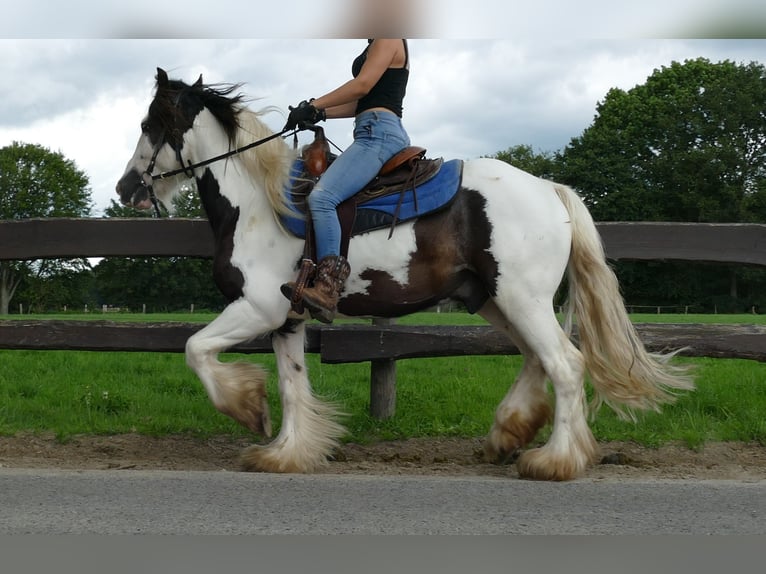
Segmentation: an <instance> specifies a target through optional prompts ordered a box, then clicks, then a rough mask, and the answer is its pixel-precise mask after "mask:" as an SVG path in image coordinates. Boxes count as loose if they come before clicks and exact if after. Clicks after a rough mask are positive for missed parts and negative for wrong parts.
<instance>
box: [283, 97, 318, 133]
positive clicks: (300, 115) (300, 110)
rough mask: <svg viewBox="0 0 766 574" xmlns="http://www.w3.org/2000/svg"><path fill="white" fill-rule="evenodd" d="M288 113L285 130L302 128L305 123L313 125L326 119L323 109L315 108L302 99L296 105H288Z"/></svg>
mask: <svg viewBox="0 0 766 574" xmlns="http://www.w3.org/2000/svg"><path fill="white" fill-rule="evenodd" d="M288 109H289V110H290V115H289V116H287V123H286V124H285V128H284V129H286V130H292V129H295V128H302V127H304V126H306V125H307V124H309V125H313V124H315V123H317V122H319V121H323V120H326V119H327V115H326V114H325V111H324V110H318V109H316V108H315V107H314V106H313V105H312V104H311V102H307V101H306V100H303V101H302V102H301V103H300V104H298V106H297V107H295V108H294V107H292V106H288Z"/></svg>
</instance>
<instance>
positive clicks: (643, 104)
mask: <svg viewBox="0 0 766 574" xmlns="http://www.w3.org/2000/svg"><path fill="white" fill-rule="evenodd" d="M492 157H496V158H498V159H501V160H503V161H506V162H508V163H511V164H513V165H515V166H517V167H519V168H521V169H524V170H525V171H528V172H530V173H533V174H535V175H538V176H540V177H543V178H546V179H551V180H554V181H559V182H561V183H566V184H568V185H571V186H572V187H574V188H575V189H576V190H577V191H578V192H579V193H580V194H581V195H582V197H583V198H584V200H585V202H586V203H587V205H588V207H589V209H590V210H591V213H592V214H593V217H594V219H596V220H597V221H684V222H722V223H723V222H766V178H765V177H764V176H765V175H766V69H765V68H764V65H763V64H760V63H756V62H752V63H750V64H735V63H733V62H729V61H724V62H719V63H711V62H710V61H708V60H706V59H704V58H699V59H695V60H687V61H685V62H684V63H678V62H674V63H672V64H671V65H670V66H667V67H662V68H660V69H657V70H655V71H654V73H653V74H652V75H651V76H650V77H649V78H648V79H647V81H646V82H645V83H644V84H641V85H638V86H636V87H634V88H632V89H630V90H627V91H625V90H620V89H616V88H615V89H611V90H610V91H609V92H608V93H607V94H606V96H605V97H604V99H603V100H602V101H600V102H598V104H597V106H596V114H595V117H594V120H593V123H592V124H591V125H590V126H589V127H588V128H586V129H585V131H584V132H583V133H582V134H581V135H580V136H578V137H575V138H573V139H572V140H571V141H570V142H569V144H568V145H567V146H566V147H565V148H564V149H563V150H560V151H556V152H550V151H535V150H533V149H532V148H531V147H530V146H527V145H516V146H512V147H510V148H508V149H506V150H504V151H500V152H497V153H496V154H494V155H493V156H492ZM185 191H186V192H185V193H184V194H182V196H181V198H180V202H179V203H178V204H177V206H176V210H177V214H178V215H179V216H186V217H196V216H203V214H202V211H201V208H200V204H199V200H198V198H197V196H196V194H195V193H194V192H193V190H192V189H187V190H185ZM90 210H91V205H90V190H89V188H88V179H87V176H86V175H85V174H84V173H82V172H81V171H80V170H79V169H77V167H76V166H75V165H74V163H73V162H71V161H69V160H66V159H65V158H63V157H62V156H61V154H59V153H53V152H50V151H49V150H46V149H45V148H42V147H40V146H36V145H30V144H19V143H14V144H13V145H11V146H7V147H4V148H2V149H0V218H4V219H21V218H28V217H84V216H88V215H89V214H90ZM105 215H106V216H107V217H145V216H147V214H145V213H141V212H137V211H136V210H133V209H130V208H125V207H122V206H119V205H118V204H117V203H116V202H114V201H113V202H112V204H111V206H110V207H109V208H108V209H107V210H106V212H105ZM614 267H615V270H616V272H617V274H618V276H619V278H620V281H621V285H622V289H623V294H624V297H625V300H626V301H627V302H628V304H630V305H651V306H674V305H678V306H684V305H690V306H691V310H692V311H695V312H701V311H705V312H710V311H713V310H714V309H715V310H718V311H719V312H742V311H748V310H750V309H751V308H753V307H755V308H756V309H759V310H766V270H764V269H761V268H760V267H747V266H725V265H713V264H702V263H681V262H678V263H675V262H661V261H657V262H616V263H615V264H614ZM11 299H13V300H14V301H18V302H20V303H22V304H24V306H25V308H26V309H29V308H30V307H31V309H32V310H33V311H52V310H57V311H58V310H61V309H63V308H64V307H65V306H66V307H68V308H70V309H77V310H80V309H81V308H84V306H85V305H88V306H89V308H91V309H93V308H100V307H101V305H112V306H117V307H121V308H128V309H130V310H132V311H139V310H141V309H142V308H143V306H144V305H146V308H147V311H176V310H183V309H188V308H189V306H190V305H192V304H194V305H195V308H197V309H210V310H219V309H221V308H223V306H224V301H223V298H222V297H221V296H220V294H219V293H218V291H217V290H216V289H215V286H214V285H213V282H212V264H211V262H210V261H209V260H203V259H192V258H181V257H176V258H107V259H103V260H101V261H99V262H97V263H96V264H95V265H92V264H91V263H90V262H89V261H88V260H74V261H60V260H44V261H34V262H0V314H3V313H7V312H9V311H16V310H17V308H14V306H11V305H10V301H11Z"/></svg>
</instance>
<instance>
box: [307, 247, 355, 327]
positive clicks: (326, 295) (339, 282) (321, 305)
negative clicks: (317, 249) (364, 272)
mask: <svg viewBox="0 0 766 574" xmlns="http://www.w3.org/2000/svg"><path fill="white" fill-rule="evenodd" d="M349 273H351V267H350V266H349V264H348V261H347V260H346V258H345V257H343V256H342V255H328V256H327V257H325V258H323V259H322V260H321V261H320V262H319V263H318V264H317V274H316V279H315V280H314V286H313V287H308V288H306V289H305V290H304V291H303V303H304V304H305V305H306V307H307V308H308V310H309V311H310V312H311V316H312V317H314V319H317V320H319V321H321V322H322V323H332V320H333V318H334V317H335V312H336V311H337V306H338V297H340V294H341V292H342V291H343V286H344V284H345V283H346V279H348V275H349Z"/></svg>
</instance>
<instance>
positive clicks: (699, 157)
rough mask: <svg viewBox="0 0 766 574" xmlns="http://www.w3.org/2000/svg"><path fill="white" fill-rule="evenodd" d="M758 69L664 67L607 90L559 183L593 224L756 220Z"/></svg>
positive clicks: (568, 153)
mask: <svg viewBox="0 0 766 574" xmlns="http://www.w3.org/2000/svg"><path fill="white" fill-rule="evenodd" d="M764 110H766V69H765V68H764V66H763V65H762V64H758V63H755V62H753V63H751V64H748V65H737V64H734V63H732V62H729V61H724V62H720V63H711V62H709V61H708V60H706V59H704V58H699V59H696V60H687V61H686V62H684V63H683V64H680V63H678V62H673V63H672V64H671V65H670V66H669V67H663V68H661V69H659V70H655V71H654V73H653V74H652V75H651V76H650V77H649V78H648V79H647V81H646V83H645V84H643V85H639V86H636V87H635V88H633V89H631V90H629V91H627V92H626V91H623V90H619V89H616V88H615V89H612V90H610V91H609V92H608V93H607V95H606V98H605V99H604V101H603V102H601V103H599V104H598V106H597V115H596V117H595V119H594V122H593V124H592V125H591V126H590V127H588V128H587V129H586V130H585V131H584V132H583V134H582V135H581V136H580V137H577V138H574V139H573V140H572V141H571V142H570V144H569V145H568V146H567V148H566V149H565V150H564V152H563V154H562V164H563V165H562V173H561V174H560V176H559V178H560V179H562V180H563V181H565V182H566V183H569V184H570V185H573V186H574V187H576V188H577V189H578V190H579V191H580V193H581V194H582V195H583V197H584V199H585V200H586V202H587V203H588V204H589V206H590V208H591V211H592V212H593V214H594V217H596V218H597V219H600V220H602V221H619V220H622V221H635V220H654V221H690V222H736V221H747V220H751V219H753V218H754V217H755V215H756V214H759V215H762V214H763V211H764V210H763V206H764V205H765V204H766V199H764V193H766V188H764V184H763V180H764V176H765V175H766V113H765V112H764Z"/></svg>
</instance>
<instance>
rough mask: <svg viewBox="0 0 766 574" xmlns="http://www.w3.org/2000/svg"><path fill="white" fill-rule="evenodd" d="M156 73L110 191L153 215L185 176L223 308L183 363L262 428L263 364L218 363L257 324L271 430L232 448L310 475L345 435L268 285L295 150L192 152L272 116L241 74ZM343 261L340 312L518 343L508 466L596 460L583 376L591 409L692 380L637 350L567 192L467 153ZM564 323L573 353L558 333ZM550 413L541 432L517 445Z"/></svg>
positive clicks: (294, 320) (280, 266)
mask: <svg viewBox="0 0 766 574" xmlns="http://www.w3.org/2000/svg"><path fill="white" fill-rule="evenodd" d="M156 80H157V81H156V91H155V95H154V97H153V99H152V101H151V104H150V105H149V109H148V113H147V115H146V117H145V118H144V119H143V121H142V122H141V136H140V138H139V140H138V143H137V146H136V150H135V152H134V154H133V157H132V158H131V159H130V161H129V162H128V165H127V168H126V171H125V173H124V175H123V176H122V178H121V179H120V180H119V183H118V184H117V192H118V194H119V196H120V199H121V201H122V202H123V203H124V204H126V205H132V206H134V207H136V208H140V209H147V208H150V207H151V206H152V201H153V200H155V197H156V198H158V199H159V200H160V201H162V202H163V203H164V204H166V205H170V203H171V199H172V196H173V194H174V193H175V192H176V191H177V190H178V189H179V188H180V187H181V184H182V182H183V178H184V177H193V178H194V180H195V182H196V188H197V190H198V192H199V195H200V198H201V202H202V205H203V206H204V209H205V211H206V214H207V217H208V219H209V221H210V225H211V226H212V230H213V233H214V237H215V259H214V280H215V282H216V284H217V286H218V287H219V288H220V290H221V292H222V293H223V294H224V296H225V297H226V298H227V300H228V301H229V303H228V306H227V307H226V308H225V309H224V310H223V312H222V313H221V314H220V315H219V316H218V317H216V319H214V320H213V321H212V322H211V323H210V324H209V325H207V326H206V327H205V328H203V329H201V330H200V331H199V332H198V333H196V334H195V335H193V336H192V337H191V338H190V339H189V340H188V342H187V344H186V361H187V363H188V365H189V366H190V367H191V368H192V369H193V370H194V371H195V373H196V374H197V375H198V376H199V378H200V380H201V381H202V384H203V385H204V387H205V390H206V391H207V394H208V396H209V398H210V400H211V402H212V403H213V405H214V406H215V407H216V408H217V409H218V410H219V411H220V412H222V413H225V414H226V415H228V416H230V417H232V418H233V419H235V420H236V421H238V422H239V423H241V424H242V425H244V426H245V427H247V428H248V429H250V430H252V431H253V432H256V433H262V434H264V435H266V436H270V435H271V423H270V418H269V408H268V403H267V400H266V391H265V379H266V377H265V374H264V371H263V370H262V369H261V368H260V367H259V366H258V365H255V364H252V363H248V362H234V363H225V362H221V361H219V360H218V355H219V353H221V352H223V351H225V350H226V349H228V348H230V347H232V346H234V345H235V344H237V343H240V342H243V341H246V340H249V339H252V338H254V337H258V336H262V335H266V334H270V335H271V338H272V342H273V349H274V353H275V356H276V364H277V368H278V376H279V383H278V387H279V393H280V399H281V403H282V411H283V418H282V424H281V428H280V429H279V434H278V435H277V437H276V438H275V439H274V440H272V441H271V442H269V443H268V444H266V445H253V446H250V447H248V448H247V449H246V450H245V451H244V452H243V453H242V461H243V467H244V468H245V469H246V470H259V471H267V472H312V471H315V470H317V469H319V468H321V467H322V466H323V465H326V464H327V462H328V458H330V457H331V455H332V453H333V450H334V449H335V448H336V447H337V445H338V443H339V440H340V439H341V437H342V436H343V434H344V428H343V426H342V425H341V424H340V423H339V422H338V418H339V417H338V415H339V413H338V412H337V411H336V409H335V407H333V406H331V405H329V404H327V403H325V402H324V401H322V400H321V399H320V398H318V397H317V396H315V395H314V394H313V392H312V389H311V385H310V382H309V378H308V373H307V370H306V364H305V360H304V335H305V323H304V320H305V319H307V318H308V317H307V316H305V317H304V316H298V315H296V314H295V312H294V311H292V310H291V305H290V302H289V301H288V300H287V299H286V298H285V297H284V296H283V295H282V293H281V292H280V286H281V285H282V284H283V283H285V282H287V281H290V280H294V279H295V276H296V271H297V268H298V262H299V261H300V259H301V256H302V252H303V244H304V242H303V240H302V239H300V238H298V237H296V236H294V235H293V234H292V233H290V232H289V231H287V230H286V228H285V226H284V225H283V224H282V222H283V221H284V220H283V216H284V215H285V214H289V213H291V209H292V208H291V206H290V204H289V199H288V196H289V193H287V190H288V189H289V186H288V185H286V182H287V181H288V178H289V173H290V169H291V166H292V164H293V161H294V160H295V158H296V152H295V151H294V150H293V149H292V147H291V146H289V145H288V144H287V143H286V142H285V141H283V139H282V138H281V137H272V138H271V139H269V140H268V141H266V142H265V143H262V145H258V146H255V147H251V148H250V149H247V150H246V151H242V152H241V153H237V154H234V155H231V156H230V157H226V158H225V159H221V160H218V161H212V162H208V161H206V160H209V159H210V158H216V157H217V156H220V155H221V154H224V153H226V152H229V151H231V150H232V149H234V148H237V147H240V146H243V145H244V144H248V143H251V142H253V141H255V140H261V139H265V138H268V137H269V136H271V135H277V134H273V132H272V131H271V130H269V129H268V127H267V126H266V125H265V124H264V122H263V121H262V119H261V118H262V116H263V114H264V113H266V111H268V110H261V111H252V110H250V109H249V108H248V107H247V106H246V105H245V103H244V97H243V95H242V94H241V93H237V94H236V95H235V92H236V91H237V90H238V89H239V85H221V84H218V85H205V84H203V83H202V78H201V77H200V78H199V80H197V82H195V83H194V84H191V85H189V84H186V83H184V82H182V81H179V80H170V79H169V78H168V76H167V73H166V72H164V71H163V70H162V69H159V68H158V70H157V76H156ZM199 163H203V164H204V165H202V166H199V165H195V164H199ZM160 172H165V173H164V174H162V175H163V176H164V175H165V174H167V173H168V172H170V174H171V175H170V176H168V177H158V174H160ZM155 194H156V195H155ZM348 259H349V261H350V263H351V269H352V271H351V276H350V277H349V278H348V281H347V282H346V285H345V291H344V293H343V295H342V297H341V300H340V302H339V305H338V308H339V312H340V313H341V314H343V315H347V316H368V317H369V316H373V317H374V316H379V317H396V316H401V315H405V314H409V313H413V312H416V311H419V310H423V309H426V308H428V307H431V306H433V305H435V304H436V303H437V302H439V301H441V300H444V299H447V298H450V299H454V300H457V301H461V302H463V303H464V304H465V305H466V306H467V307H468V309H469V310H472V311H475V312H477V313H478V314H479V315H481V316H482V317H484V318H485V319H486V320H487V321H488V322H489V323H490V324H491V325H493V326H494V327H495V328H497V329H498V330H499V331H501V332H503V333H505V334H506V335H507V336H508V337H509V338H510V339H511V340H512V341H513V342H514V343H515V344H516V345H517V346H518V348H519V349H520V351H521V352H522V354H523V356H524V364H523V367H522V369H521V371H520V373H519V374H518V376H517V378H516V380H515V382H514V383H513V385H511V386H510V389H509V391H508V393H507V394H506V395H505V397H504V398H503V399H502V401H501V402H500V404H499V405H498V406H497V409H496V412H495V417H494V423H493V424H492V427H491V428H490V429H489V435H488V437H487V439H486V447H485V451H486V453H487V454H488V456H489V457H490V458H492V459H504V458H506V457H509V456H511V455H513V454H515V453H517V452H521V454H520V455H519V456H518V458H517V460H516V465H517V469H518V472H519V475H520V476H522V477H525V478H534V479H545V480H569V479H572V478H575V477H577V476H579V475H581V474H582V473H583V472H584V470H585V469H586V467H587V466H588V465H589V464H590V463H592V462H593V461H594V459H595V457H596V456H597V453H598V445H597V442H596V440H595V439H594V437H593V434H592V433H591V430H590V428H589V426H588V422H587V419H586V414H587V410H588V405H587V404H586V399H585V389H584V377H585V375H586V373H587V374H588V375H589V376H590V381H591V383H592V386H593V390H594V397H595V399H594V401H595V403H596V404H595V405H593V406H595V407H597V406H598V405H600V404H601V403H606V404H608V405H609V406H611V407H612V408H614V409H615V410H616V411H617V412H618V413H621V414H623V415H624V416H632V414H633V412H634V411H635V410H636V409H654V410H658V409H659V407H660V405H661V404H662V403H665V402H669V401H672V400H673V399H674V397H675V395H676V392H677V391H678V390H682V389H691V388H693V383H692V381H691V378H690V377H689V376H688V375H687V374H686V373H685V372H684V371H683V369H682V368H681V367H677V366H673V365H671V364H670V363H669V359H670V358H671V357H672V353H671V354H666V355H658V354H651V353H649V352H647V351H646V350H645V347H644V346H643V344H642V342H641V341H640V340H639V337H638V336H637V334H636V332H635V330H634V328H633V326H632V324H631V322H630V320H629V318H628V315H627V313H626V310H625V305H624V302H623V300H622V297H621V295H620V292H619V286H618V282H617V279H616V277H615V275H614V273H613V272H612V270H611V268H610V267H609V266H608V264H607V262H606V259H605V254H604V250H603V247H602V243H601V240H600V236H599V234H598V232H597V229H596V227H595V225H594V222H593V219H592V218H591V216H590V214H589V212H588V210H587V208H586V206H585V205H584V203H583V202H582V201H581V199H580V198H579V197H578V196H577V195H576V193H575V192H574V191H573V190H571V189H570V188H568V187H566V186H564V185H559V184H556V183H553V182H550V181H546V180H543V179H540V178H538V177H535V176H533V175H530V174H528V173H526V172H524V171H521V170H519V169H516V168H514V167H512V166H510V165H508V164H507V163H504V162H501V161H499V160H495V159H488V158H481V159H472V160H466V161H465V162H464V163H463V170H462V181H461V183H460V187H459V189H458V191H457V194H456V196H455V197H454V200H453V201H452V202H451V203H449V204H448V205H447V206H445V207H444V208H443V209H441V210H438V211H436V212H434V213H430V214H427V215H423V216H420V217H417V218H415V219H414V220H411V221H406V222H403V223H400V224H399V225H398V227H397V228H396V230H395V233H393V236H392V237H391V238H390V239H389V231H388V229H379V230H375V231H370V232H367V233H362V234H359V235H356V236H354V237H353V238H352V239H351V241H350V245H349V249H348ZM565 274H566V275H567V278H568V287H569V301H568V311H567V313H566V320H565V324H564V325H563V326H562V325H561V324H560V323H559V321H558V320H557V317H556V315H555V312H554V305H553V299H554V296H555V293H556V291H557V289H558V287H559V284H560V283H561V282H562V280H563V277H564V275H565ZM575 317H576V322H577V325H578V345H577V346H576V345H575V344H573V342H572V341H571V340H570V337H569V331H570V328H571V326H572V322H573V318H575ZM547 380H550V381H551V385H552V389H553V391H554V395H555V402H554V401H553V400H552V397H551V396H550V395H549V393H548V391H547ZM553 405H555V406H553ZM549 422H552V425H553V427H552V431H551V434H550V437H549V439H548V441H547V443H546V444H544V445H543V446H541V447H538V448H528V449H525V450H524V447H525V446H527V445H528V444H529V443H530V442H531V441H532V440H533V439H534V437H535V435H536V434H537V431H538V430H539V429H540V428H541V427H543V426H544V425H545V424H547V423H549Z"/></svg>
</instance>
